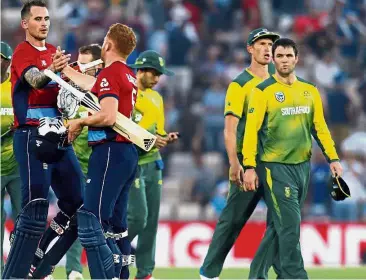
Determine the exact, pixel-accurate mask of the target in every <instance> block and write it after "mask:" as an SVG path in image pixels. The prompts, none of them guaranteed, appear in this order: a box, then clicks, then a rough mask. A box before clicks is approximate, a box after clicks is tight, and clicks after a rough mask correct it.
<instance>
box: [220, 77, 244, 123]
mask: <svg viewBox="0 0 366 280" xmlns="http://www.w3.org/2000/svg"><path fill="white" fill-rule="evenodd" d="M244 101H245V92H244V91H243V88H242V87H241V86H240V85H239V84H238V83H236V82H232V83H230V85H229V87H228V89H227V92H226V98H225V113H224V115H225V116H226V115H233V116H235V117H237V118H239V119H240V118H241V117H242V115H243V108H244Z"/></svg>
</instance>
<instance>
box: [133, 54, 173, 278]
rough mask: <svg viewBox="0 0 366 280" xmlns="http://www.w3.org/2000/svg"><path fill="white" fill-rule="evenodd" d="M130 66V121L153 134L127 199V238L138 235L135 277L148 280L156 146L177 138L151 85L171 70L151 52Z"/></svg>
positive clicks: (158, 175)
mask: <svg viewBox="0 0 366 280" xmlns="http://www.w3.org/2000/svg"><path fill="white" fill-rule="evenodd" d="M130 67H131V68H135V69H137V74H136V78H137V87H138V95H137V101H136V105H135V111H134V117H133V118H134V121H135V122H137V123H138V124H139V125H141V126H142V127H144V128H145V129H147V130H149V131H150V132H151V133H153V134H155V135H157V137H158V139H157V141H156V144H155V148H153V149H152V150H151V151H149V152H148V153H144V152H142V151H140V154H139V162H138V164H139V167H138V175H137V178H136V180H135V184H134V185H132V187H131V189H130V194H129V200H128V238H129V239H130V240H131V241H132V240H133V239H134V238H135V237H136V236H137V235H138V242H137V247H136V253H135V255H136V267H137V274H136V279H149V278H151V277H152V272H153V270H154V267H155V243H156V233H157V229H158V219H159V208H160V198H161V188H162V184H163V180H162V170H163V167H164V164H163V161H162V158H161V155H160V152H159V149H160V148H163V147H164V146H166V145H167V144H168V143H172V142H174V141H176V140H177V139H178V136H179V134H178V133H177V132H171V133H166V132H165V128H164V120H165V117H164V104H163V98H162V97H161V95H160V94H159V93H158V92H157V91H155V90H153V89H152V88H153V87H154V86H155V85H156V84H157V83H158V81H159V77H160V76H161V75H162V74H165V75H168V76H171V75H173V74H174V73H173V72H171V71H169V70H168V69H166V68H165V61H164V59H163V58H162V57H161V56H160V55H159V54H158V53H156V52H154V51H145V52H142V53H141V54H140V55H139V57H138V58H137V60H136V62H135V64H133V65H130Z"/></svg>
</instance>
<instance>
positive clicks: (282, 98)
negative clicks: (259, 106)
mask: <svg viewBox="0 0 366 280" xmlns="http://www.w3.org/2000/svg"><path fill="white" fill-rule="evenodd" d="M275 97H276V100H277V101H278V102H281V103H282V102H283V101H285V94H284V93H283V92H276V93H275Z"/></svg>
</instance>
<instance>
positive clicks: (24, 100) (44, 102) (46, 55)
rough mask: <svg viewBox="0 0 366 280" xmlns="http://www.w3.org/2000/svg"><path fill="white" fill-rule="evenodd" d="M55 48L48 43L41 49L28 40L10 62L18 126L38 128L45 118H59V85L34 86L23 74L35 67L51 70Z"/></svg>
mask: <svg viewBox="0 0 366 280" xmlns="http://www.w3.org/2000/svg"><path fill="white" fill-rule="evenodd" d="M55 52H56V48H55V47H54V46H53V45H51V44H47V43H46V46H45V48H44V49H42V50H39V49H37V48H36V47H34V46H32V45H31V44H30V43H29V42H27V41H25V42H22V43H20V44H19V45H18V46H17V47H16V49H15V51H14V54H13V58H12V63H11V88H12V90H11V91H12V104H13V108H14V125H15V127H19V126H24V125H30V126H38V124H39V119H40V118H42V117H56V116H59V115H60V113H59V111H58V109H57V94H58V90H59V88H58V85H57V84H56V83H54V82H50V83H49V84H47V85H46V86H45V87H44V88H42V89H35V88H33V87H31V86H30V85H29V84H28V82H27V81H26V80H25V79H24V74H25V73H26V72H27V71H28V70H29V69H30V68H32V67H36V68H38V69H39V70H44V69H46V68H48V67H49V66H50V65H51V63H52V55H53V54H54V53H55Z"/></svg>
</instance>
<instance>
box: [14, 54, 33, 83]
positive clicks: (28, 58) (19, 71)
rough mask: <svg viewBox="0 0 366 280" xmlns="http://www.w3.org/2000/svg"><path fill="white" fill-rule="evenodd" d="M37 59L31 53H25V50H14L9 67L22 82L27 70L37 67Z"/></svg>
mask: <svg viewBox="0 0 366 280" xmlns="http://www.w3.org/2000/svg"><path fill="white" fill-rule="evenodd" d="M36 60H37V58H36V57H35V56H34V53H33V52H30V51H29V50H28V51H27V50H26V49H25V48H21V49H18V50H16V52H15V53H14V55H13V57H12V61H11V67H12V68H13V70H14V71H15V74H16V75H17V76H18V77H20V78H21V79H22V80H23V76H24V74H25V72H26V71H27V70H29V69H30V68H32V67H37V61H36Z"/></svg>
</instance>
